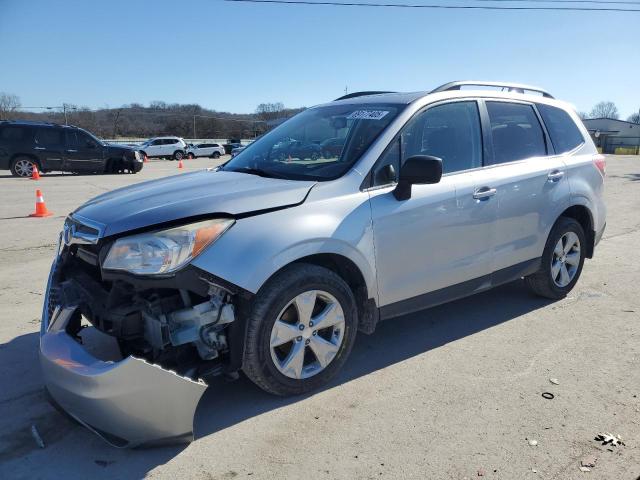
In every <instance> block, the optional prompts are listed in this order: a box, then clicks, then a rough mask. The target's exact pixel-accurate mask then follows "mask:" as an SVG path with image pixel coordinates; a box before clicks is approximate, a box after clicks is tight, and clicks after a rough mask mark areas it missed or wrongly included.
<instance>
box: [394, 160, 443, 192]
mask: <svg viewBox="0 0 640 480" xmlns="http://www.w3.org/2000/svg"><path fill="white" fill-rule="evenodd" d="M440 178H442V159H440V158H438V157H432V156H430V155H414V156H413V157H409V158H407V160H406V161H405V162H404V164H403V165H402V167H401V168H400V178H399V180H398V185H397V186H396V189H395V190H394V191H393V195H394V196H395V197H396V199H397V200H408V199H409V198H411V185H414V184H415V185H424V184H430V183H438V182H439V181H440Z"/></svg>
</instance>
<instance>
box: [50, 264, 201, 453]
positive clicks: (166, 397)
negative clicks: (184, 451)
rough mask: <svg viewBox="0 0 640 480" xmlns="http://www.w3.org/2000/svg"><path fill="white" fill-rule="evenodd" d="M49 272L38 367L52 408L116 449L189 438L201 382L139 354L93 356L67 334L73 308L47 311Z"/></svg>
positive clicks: (180, 441) (179, 441) (52, 277)
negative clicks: (111, 358) (106, 357)
mask: <svg viewBox="0 0 640 480" xmlns="http://www.w3.org/2000/svg"><path fill="white" fill-rule="evenodd" d="M54 272H55V265H54V268H52V274H51V276H50V280H49V285H48V286H47V292H46V295H45V307H44V310H43V315H42V325H41V331H40V365H41V368H42V374H43V378H44V383H45V386H46V388H47V390H48V392H49V394H50V395H51V397H52V400H53V401H54V403H55V404H56V406H58V407H59V408H61V409H63V410H64V411H65V412H67V413H68V414H69V415H70V416H72V417H73V418H74V419H76V420H77V421H78V422H80V423H81V424H83V425H84V426H86V427H87V428H89V429H90V430H91V431H93V432H95V433H96V434H98V435H99V436H100V437H102V438H103V439H104V440H106V441H107V442H108V443H110V444H111V445H113V446H116V447H120V448H123V447H135V446H141V445H145V446H148V445H158V444H167V443H184V442H189V441H192V440H193V416H194V414H195V410H196V408H197V406H198V402H199V401H200V398H201V396H202V394H203V393H204V391H205V389H206V384H204V382H201V381H198V382H195V381H193V380H191V379H189V378H185V377H181V376H179V375H177V374H176V373H174V372H171V371H168V370H165V369H163V368H161V367H159V366H157V365H153V364H150V363H148V362H146V361H145V360H142V359H139V358H134V357H127V358H124V359H121V360H116V361H109V360H107V361H104V360H100V359H98V358H96V357H95V356H94V355H92V354H91V353H90V352H89V351H87V349H85V347H84V346H83V345H81V344H80V343H79V342H78V341H77V340H76V339H75V338H72V337H71V336H70V335H69V334H68V333H67V332H66V327H67V324H68V322H69V320H70V319H71V318H72V317H73V315H74V314H75V312H76V307H75V306H62V307H61V306H57V307H55V309H54V310H53V313H52V314H50V312H51V306H50V305H49V301H50V300H51V301H52V302H54V303H55V300H53V299H52V298H51V288H52V286H53V285H52V284H53V283H55V280H54V279H55V274H54ZM54 297H55V295H54Z"/></svg>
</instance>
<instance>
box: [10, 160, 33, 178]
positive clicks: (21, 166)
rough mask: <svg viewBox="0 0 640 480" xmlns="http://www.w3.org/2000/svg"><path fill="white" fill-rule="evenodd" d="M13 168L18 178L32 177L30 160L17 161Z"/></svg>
mask: <svg viewBox="0 0 640 480" xmlns="http://www.w3.org/2000/svg"><path fill="white" fill-rule="evenodd" d="M14 168H15V171H16V173H17V174H18V176H19V177H30V176H31V175H33V162H32V161H31V160H26V159H21V160H18V161H17V162H16V164H15V167H14Z"/></svg>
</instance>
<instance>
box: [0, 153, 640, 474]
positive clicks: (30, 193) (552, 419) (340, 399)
mask: <svg viewBox="0 0 640 480" xmlns="http://www.w3.org/2000/svg"><path fill="white" fill-rule="evenodd" d="M214 162H215V161H214V160H209V159H197V160H185V162H184V165H185V169H184V170H178V169H177V162H170V161H152V162H151V163H148V164H146V165H145V167H144V169H143V171H142V172H141V173H139V174H138V175H108V176H93V175H92V176H77V175H53V174H51V175H46V176H43V178H42V180H41V181H39V182H33V181H30V180H25V179H16V178H11V177H10V176H9V175H8V172H0V192H1V193H0V199H1V201H0V265H1V272H0V478H3V479H4V478H25V479H26V478H29V479H36V478H68V479H73V478H83V479H84V478H94V479H98V478H141V477H145V476H146V477H148V478H196V479H231V478H251V479H256V478H258V479H260V478H268V479H272V478H294V479H298V478H313V479H315V478H320V479H323V478H326V479H332V478H344V479H361V478H362V479H365V478H366V479H369V478H371V479H373V478H376V479H377V478H392V479H399V478H420V479H423V478H434V479H435V478H438V479H449V478H451V479H462V478H469V479H470V478H478V477H479V473H482V474H483V477H482V478H489V479H534V478H544V479H578V478H594V479H613V478H615V479H620V480H623V479H630V480H636V479H638V478H639V476H640V343H639V341H640V288H639V286H638V285H639V282H640V266H639V265H640V249H638V248H637V246H638V245H639V244H640V213H639V212H640V157H637V156H636V157H632V156H617V157H611V156H610V157H608V165H607V171H608V178H607V193H606V196H607V204H608V209H609V216H608V226H607V231H606V232H605V236H604V238H603V240H602V242H601V243H600V245H599V246H598V248H597V250H596V256H595V258H594V259H593V260H591V261H587V263H586V264H585V268H584V271H583V274H582V278H581V280H580V282H579V283H578V285H577V287H576V289H575V290H574V291H573V292H572V294H571V295H570V296H569V297H568V298H566V299H564V300H562V301H559V302H550V301H546V300H543V299H539V298H536V297H533V296H531V295H530V294H529V293H528V291H527V290H526V289H525V288H524V285H523V284H522V282H515V283H513V284H509V285H506V286H503V287H500V288H497V289H495V290H493V291H490V292H487V293H484V294H480V295H477V296H475V297H471V298H467V299H464V300H460V301H457V302H454V303H451V304H449V305H445V306H441V307H437V308H434V309H431V310H428V311H424V312H420V313H416V314H412V315H409V316H406V317H402V318H400V319H398V320H395V321H390V322H387V323H383V324H381V325H380V326H379V328H378V330H377V331H376V333H375V334H374V335H372V336H365V335H360V336H359V338H358V340H357V342H356V347H355V348H354V351H353V353H352V356H351V358H350V360H349V362H348V363H347V366H346V369H345V371H344V372H342V374H341V375H340V376H339V377H338V378H337V379H336V380H335V381H334V382H333V383H332V384H331V385H330V386H329V387H328V388H327V389H325V390H323V391H321V392H317V393H315V394H313V395H309V396H305V397H297V398H289V399H281V398H275V397H272V396H270V395H268V394H266V393H263V392H262V391H261V390H259V389H258V388H257V387H255V386H254V385H253V384H251V383H250V382H249V381H248V380H246V379H244V378H241V379H240V380H239V381H237V382H234V383H227V382H226V381H224V380H220V381H219V382H217V383H216V384H214V385H212V386H211V387H210V388H209V390H208V391H207V393H205V396H204V397H203V400H202V401H201V404H200V406H199V408H198V412H197V415H196V422H195V432H196V437H197V440H196V441H195V442H194V443H192V444H190V445H188V446H177V447H166V448H157V449H150V450H116V449H114V448H112V447H109V446H107V445H106V444H105V443H103V442H102V441H101V440H100V439H99V438H97V437H96V436H94V435H93V434H91V433H90V432H88V431H87V430H85V429H83V428H81V427H79V426H76V425H75V424H72V423H71V422H69V421H68V420H67V419H66V418H64V417H63V416H62V415H60V414H59V413H57V412H56V411H55V410H54V409H53V408H52V407H50V406H49V405H48V404H47V402H46V400H45V399H44V396H43V394H42V388H41V377H40V372H39V365H38V360H37V344H38V333H37V332H38V328H39V321H40V318H39V316H40V312H41V308H42V298H43V290H44V287H45V281H46V277H47V274H48V270H49V266H50V263H51V260H52V256H53V251H54V247H55V242H56V239H57V233H58V231H59V230H60V229H61V226H62V222H63V219H64V217H65V216H66V214H67V213H68V212H70V211H71V210H73V209H74V208H75V207H76V206H77V205H79V204H80V203H82V202H84V201H85V200H87V199H89V198H91V197H92V196H95V195H97V194H99V193H102V192H104V191H108V190H111V189H113V188H116V187H119V186H123V185H128V184H131V183H135V182H140V181H144V180H148V179H152V178H158V177H162V176H166V175H172V174H178V173H180V172H182V171H189V170H194V169H199V168H203V167H205V166H211V165H213V164H214ZM36 188H40V189H41V190H42V192H43V194H44V198H45V201H46V202H47V206H48V208H49V209H50V210H51V211H53V212H54V214H55V215H54V216H52V217H49V218H45V219H35V218H29V217H27V215H28V214H29V213H31V212H32V211H33V209H34V202H35V198H34V196H35V189H36ZM550 378H556V379H558V383H559V384H558V385H554V384H552V383H551V382H550V381H549V379H550ZM543 392H551V393H553V394H554V395H555V398H554V399H553V400H547V399H545V398H543V397H542V396H541V394H542V393H543ZM32 425H36V426H37V428H38V430H39V432H40V434H41V436H42V438H43V440H44V442H45V444H46V448H45V449H40V448H38V446H37V445H36V443H35V441H34V439H33V438H32V436H31V432H30V429H31V426H32ZM600 432H611V433H614V434H619V435H621V436H622V437H623V439H624V441H625V443H626V446H624V447H615V448H612V450H613V451H608V450H607V448H606V447H602V446H599V445H598V443H597V442H595V441H594V440H593V438H594V436H595V435H596V434H598V433H600ZM534 439H535V440H536V441H537V442H538V443H537V445H535V446H531V445H530V443H529V440H534ZM589 454H594V455H595V456H596V457H597V458H598V461H597V464H596V466H595V467H594V468H593V469H592V471H591V472H582V471H580V470H579V466H580V460H581V459H582V458H584V457H586V456H587V455H589Z"/></svg>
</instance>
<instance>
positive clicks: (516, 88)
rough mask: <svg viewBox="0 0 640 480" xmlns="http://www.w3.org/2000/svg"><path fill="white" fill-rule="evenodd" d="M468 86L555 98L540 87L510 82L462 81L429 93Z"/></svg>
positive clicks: (445, 85)
mask: <svg viewBox="0 0 640 480" xmlns="http://www.w3.org/2000/svg"><path fill="white" fill-rule="evenodd" d="M466 86H474V87H497V88H503V89H504V88H506V89H507V91H508V92H517V93H524V92H525V91H529V92H538V93H541V94H542V96H543V97H546V98H553V96H552V95H551V94H550V93H549V92H547V91H546V90H543V89H542V88H539V87H533V86H531V85H523V84H521V83H508V82H483V81H475V80H462V81H457V82H449V83H445V84H444V85H440V86H439V87H438V88H436V89H434V90H431V92H429V93H437V92H447V91H449V90H460V89H461V87H466Z"/></svg>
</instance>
